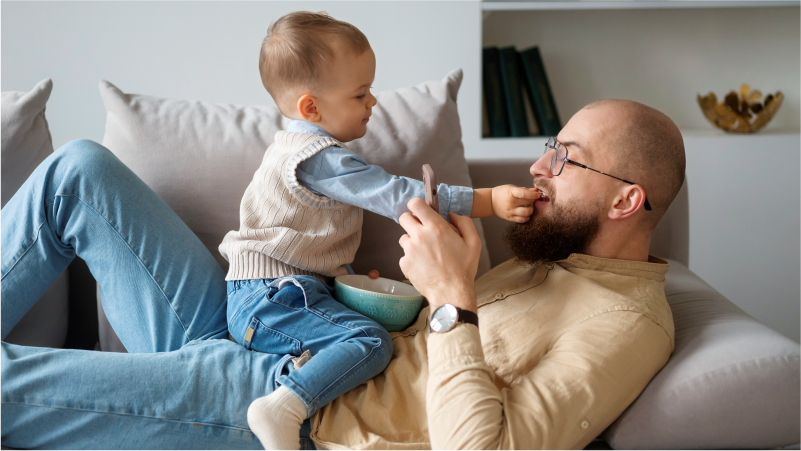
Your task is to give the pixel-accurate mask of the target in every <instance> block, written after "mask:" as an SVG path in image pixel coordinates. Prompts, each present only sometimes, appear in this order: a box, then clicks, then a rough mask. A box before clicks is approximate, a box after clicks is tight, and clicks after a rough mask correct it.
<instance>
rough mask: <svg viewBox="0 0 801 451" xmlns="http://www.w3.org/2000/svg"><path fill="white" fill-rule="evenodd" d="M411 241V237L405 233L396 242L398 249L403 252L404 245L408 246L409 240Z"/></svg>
mask: <svg viewBox="0 0 801 451" xmlns="http://www.w3.org/2000/svg"><path fill="white" fill-rule="evenodd" d="M411 239H412V237H410V236H409V234H408V233H405V234H403V235H402V236H401V237H400V239H399V240H398V244H400V247H401V248H403V250H404V251H405V250H406V245H407V244H409V240H411Z"/></svg>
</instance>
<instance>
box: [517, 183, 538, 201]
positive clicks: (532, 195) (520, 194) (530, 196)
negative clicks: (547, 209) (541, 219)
mask: <svg viewBox="0 0 801 451" xmlns="http://www.w3.org/2000/svg"><path fill="white" fill-rule="evenodd" d="M510 193H511V194H512V196H514V197H516V198H518V199H526V200H537V199H539V198H540V196H541V194H540V193H539V191H534V190H530V189H526V188H521V187H519V186H515V187H514V188H512V189H511V190H510Z"/></svg>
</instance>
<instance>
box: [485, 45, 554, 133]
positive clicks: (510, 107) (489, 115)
mask: <svg viewBox="0 0 801 451" xmlns="http://www.w3.org/2000/svg"><path fill="white" fill-rule="evenodd" d="M482 60H483V65H484V73H483V77H484V83H483V87H484V108H485V112H484V117H485V119H486V121H485V123H484V135H485V136H489V137H493V138H496V137H505V136H539V135H544V136H556V135H558V134H559V130H561V129H562V124H561V123H560V122H559V114H558V113H557V111H556V104H555V103H554V100H553V94H552V93H551V87H550V85H549V84H548V77H547V76H546V75H545V66H544V65H543V64H542V57H540V50H539V48H537V47H536V46H534V47H531V48H528V49H526V50H523V51H520V52H518V51H517V50H516V49H515V48H514V47H503V48H500V49H499V48H498V47H487V48H485V49H484V50H483V56H482Z"/></svg>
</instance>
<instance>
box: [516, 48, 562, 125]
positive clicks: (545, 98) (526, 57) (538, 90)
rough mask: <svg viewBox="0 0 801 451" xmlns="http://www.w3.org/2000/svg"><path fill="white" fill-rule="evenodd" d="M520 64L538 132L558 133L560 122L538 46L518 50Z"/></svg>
mask: <svg viewBox="0 0 801 451" xmlns="http://www.w3.org/2000/svg"><path fill="white" fill-rule="evenodd" d="M520 65H521V66H522V69H523V70H522V74H523V80H524V82H525V84H526V88H527V89H526V92H527V94H528V96H529V101H530V102H531V107H532V109H533V110H534V115H535V116H536V120H537V125H538V126H539V128H540V133H542V134H543V135H545V136H556V135H558V134H559V131H560V130H562V123H561V122H560V121H559V113H558V112H557V111H556V102H554V100H553V93H551V85H550V84H549V83H548V76H547V75H545V66H544V65H543V64H542V57H541V56H540V50H539V48H537V46H534V47H531V48H529V49H526V50H523V51H522V52H520Z"/></svg>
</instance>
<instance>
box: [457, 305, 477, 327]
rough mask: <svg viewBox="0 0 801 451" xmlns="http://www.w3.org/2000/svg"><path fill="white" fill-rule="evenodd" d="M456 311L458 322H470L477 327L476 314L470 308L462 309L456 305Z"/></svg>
mask: <svg viewBox="0 0 801 451" xmlns="http://www.w3.org/2000/svg"><path fill="white" fill-rule="evenodd" d="M456 311H457V312H459V322H460V323H465V324H472V325H474V326H476V327H478V314H477V313H473V312H471V311H470V310H463V309H460V308H459V307H456Z"/></svg>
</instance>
